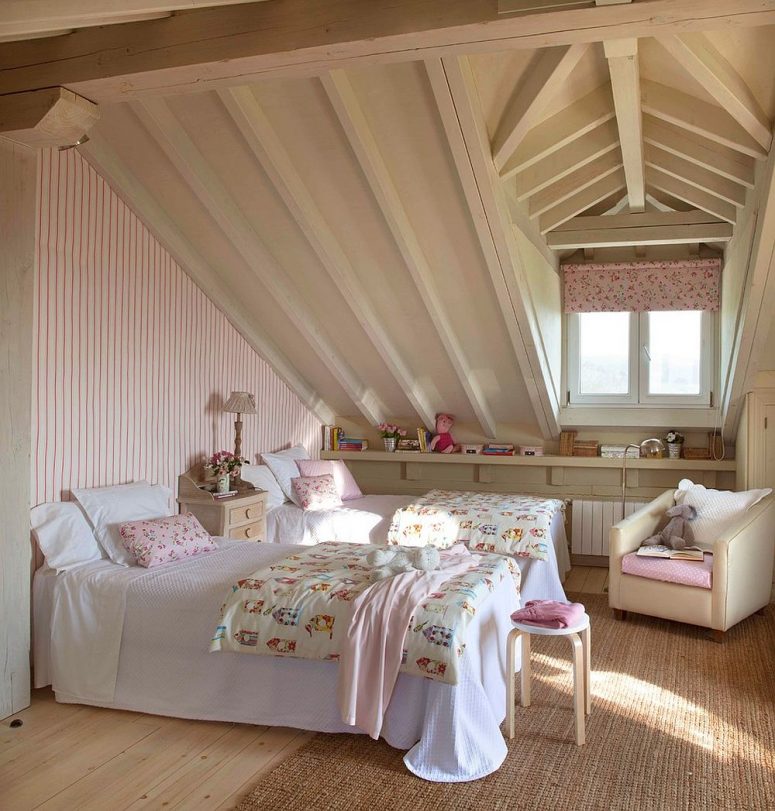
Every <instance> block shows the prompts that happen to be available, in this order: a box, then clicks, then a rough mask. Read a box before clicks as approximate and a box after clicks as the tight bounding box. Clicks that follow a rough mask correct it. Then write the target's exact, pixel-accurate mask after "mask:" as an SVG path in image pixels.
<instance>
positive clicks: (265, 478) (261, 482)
mask: <svg viewBox="0 0 775 811" xmlns="http://www.w3.org/2000/svg"><path fill="white" fill-rule="evenodd" d="M240 476H241V478H242V480H243V481H246V482H250V483H251V484H252V485H253V487H255V488H256V489H258V490H264V491H266V508H267V510H273V509H274V508H275V507H279V506H280V505H281V504H282V503H283V502H284V501H285V494H284V493H283V491H282V490H281V489H280V485H279V484H278V483H277V479H275V477H274V473H272V471H271V470H270V469H269V468H268V467H267V466H266V465H243V466H242V470H241V472H240Z"/></svg>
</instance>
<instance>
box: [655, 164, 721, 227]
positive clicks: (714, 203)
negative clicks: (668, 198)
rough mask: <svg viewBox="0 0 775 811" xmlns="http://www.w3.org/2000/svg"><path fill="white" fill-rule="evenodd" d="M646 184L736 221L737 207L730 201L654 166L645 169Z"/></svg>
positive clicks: (716, 214)
mask: <svg viewBox="0 0 775 811" xmlns="http://www.w3.org/2000/svg"><path fill="white" fill-rule="evenodd" d="M646 185H647V186H653V187H654V188H655V189H659V191H663V192H665V193H666V194H669V195H672V196H673V197H677V198H678V199H679V200H683V201H684V202H685V203H689V204H690V205H692V206H694V207H695V208H701V209H702V210H703V211H707V212H708V213H709V214H713V215H715V216H716V217H718V218H719V219H722V220H726V221H727V222H731V223H732V224H733V225H734V223H735V222H737V208H736V207H735V206H733V205H732V204H731V203H728V202H727V201H726V200H722V199H721V198H720V197H716V195H715V194H708V192H706V191H703V190H702V189H698V188H697V187H696V186H692V185H691V184H690V183H686V182H685V181H684V180H679V179H678V178H676V177H673V176H672V175H668V174H666V173H665V172H663V171H661V170H660V169H657V168H656V167H654V166H649V167H648V169H647V170H646Z"/></svg>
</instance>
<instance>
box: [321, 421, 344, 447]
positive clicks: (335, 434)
mask: <svg viewBox="0 0 775 811" xmlns="http://www.w3.org/2000/svg"><path fill="white" fill-rule="evenodd" d="M322 430H323V450H324V451H338V450H339V438H340V437H341V436H342V434H343V433H344V431H342V429H341V428H339V427H338V426H337V425H324V426H323V428H322Z"/></svg>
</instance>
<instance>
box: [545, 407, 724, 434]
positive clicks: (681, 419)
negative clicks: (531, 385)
mask: <svg viewBox="0 0 775 811" xmlns="http://www.w3.org/2000/svg"><path fill="white" fill-rule="evenodd" d="M717 419H718V409H716V408H695V407H692V406H644V405H631V406H623V405H596V406H591V405H571V406H564V407H563V408H561V409H560V424H561V425H562V427H563V428H599V427H605V428H644V427H648V428H675V427H677V428H683V429H691V428H697V429H712V428H714V427H715V425H716V420H717Z"/></svg>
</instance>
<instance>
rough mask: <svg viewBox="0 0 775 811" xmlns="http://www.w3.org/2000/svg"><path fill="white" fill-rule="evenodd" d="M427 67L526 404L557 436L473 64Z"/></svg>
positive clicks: (545, 366) (554, 400) (553, 384)
mask: <svg viewBox="0 0 775 811" xmlns="http://www.w3.org/2000/svg"><path fill="white" fill-rule="evenodd" d="M425 65H426V69H427V71H428V76H429V78H430V82H431V88H432V90H433V95H434V98H435V99H436V106H437V108H438V110H439V114H440V116H441V120H442V124H443V126H444V131H445V133H446V136H447V142H448V143H449V147H450V151H451V153H452V157H453V159H454V161H455V166H456V167H457V172H458V176H459V177H460V183H461V185H462V187H463V192H464V194H465V198H466V202H467V204H468V207H469V211H470V212H471V217H472V219H473V222H474V225H475V227H476V232H477V235H478V237H479V243H480V245H481V247H482V253H483V255H484V258H485V262H486V265H487V269H488V271H489V273H490V279H491V281H492V285H493V289H494V291H495V297H496V299H497V301H498V304H499V306H500V308H501V312H502V313H503V318H504V321H505V323H506V328H507V330H508V333H509V337H510V339H511V345H512V348H513V350H514V355H515V357H516V359H517V365H518V367H519V371H520V372H521V374H522V377H523V379H524V383H525V388H526V389H527V393H528V397H529V398H530V403H531V405H532V406H533V411H534V413H535V415H536V419H537V421H538V425H539V428H540V430H541V433H542V434H543V435H544V437H546V438H549V437H552V436H556V435H557V434H558V433H559V430H560V424H559V397H558V392H559V381H554V380H553V378H552V373H551V367H550V364H549V362H548V359H547V355H546V349H545V346H544V342H543V339H542V337H541V332H540V329H539V326H538V323H537V319H536V316H535V312H534V311H533V305H532V301H531V299H530V296H529V284H528V280H527V277H526V275H525V271H524V267H523V264H522V259H521V257H520V253H519V246H518V244H517V239H516V236H515V234H514V232H513V228H514V226H513V225H512V222H511V212H510V210H509V201H508V199H507V196H506V191H505V188H504V184H503V183H502V182H501V181H500V178H499V177H498V173H497V170H496V168H495V165H494V164H493V162H492V158H491V152H490V141H489V138H488V135H487V128H486V126H485V123H484V116H483V115H482V111H481V108H480V106H479V100H478V96H477V93H476V87H475V83H474V78H473V74H472V72H471V66H470V64H469V63H468V60H467V59H465V58H461V59H455V58H448V59H443V60H440V59H430V60H428V61H427V62H426V63H425Z"/></svg>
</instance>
